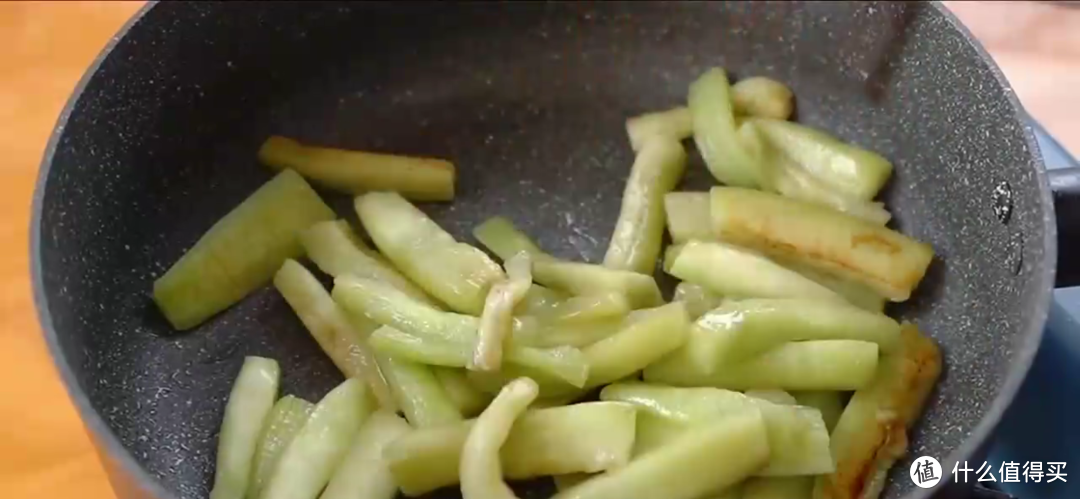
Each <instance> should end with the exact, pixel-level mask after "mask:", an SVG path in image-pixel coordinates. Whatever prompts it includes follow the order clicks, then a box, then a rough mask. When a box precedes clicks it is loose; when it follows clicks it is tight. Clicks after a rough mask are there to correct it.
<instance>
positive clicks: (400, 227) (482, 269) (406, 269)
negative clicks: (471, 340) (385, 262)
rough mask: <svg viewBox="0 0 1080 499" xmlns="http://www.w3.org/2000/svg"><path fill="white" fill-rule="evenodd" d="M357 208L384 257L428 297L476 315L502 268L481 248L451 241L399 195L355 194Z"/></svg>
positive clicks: (499, 278)
mask: <svg viewBox="0 0 1080 499" xmlns="http://www.w3.org/2000/svg"><path fill="white" fill-rule="evenodd" d="M355 206H356V213H357V214H358V215H359V217H360V222H361V223H362V224H363V225H364V228H365V229H366V230H367V233H368V234H369V235H370V236H371V239H372V240H373V241H374V242H375V245H376V246H377V247H378V248H379V251H381V252H382V254H383V255H384V256H386V258H387V259H389V260H390V261H391V262H393V264H394V266H395V267H397V268H398V270H400V271H401V273H402V274H405V276H406V277H408V278H409V279H410V280H412V282H414V283H416V284H417V285H419V286H420V287H421V288H423V289H424V291H427V292H428V293H429V294H430V295H431V296H433V297H435V298H437V299H439V300H440V301H441V302H443V303H445V304H446V305H448V306H449V307H450V308H451V309H453V310H456V311H458V312H463V313H468V314H474V315H478V314H480V312H481V311H482V310H483V308H484V298H485V297H486V295H487V292H488V288H490V287H491V285H492V284H493V283H495V282H497V281H499V280H501V279H503V278H505V276H504V275H503V272H502V268H500V267H499V266H498V265H497V264H496V263H495V262H494V261H492V260H491V258H489V257H488V256H487V255H486V254H485V253H484V252H483V251H480V250H479V249H476V248H474V247H472V246H469V245H468V244H465V243H460V242H457V241H455V240H454V238H453V236H451V235H450V234H448V233H447V232H446V231H444V230H443V229H442V228H441V227H439V226H438V224H436V223H435V222H434V221H432V220H431V219H430V218H428V216H427V215H425V214H424V212H422V211H420V210H419V209H417V208H416V207H415V206H413V205H412V204H410V203H409V202H408V201H406V200H405V199H404V198H402V197H401V196H400V195H398V194H396V193H392V192H373V193H369V194H365V195H363V196H359V197H357V198H356V201H355Z"/></svg>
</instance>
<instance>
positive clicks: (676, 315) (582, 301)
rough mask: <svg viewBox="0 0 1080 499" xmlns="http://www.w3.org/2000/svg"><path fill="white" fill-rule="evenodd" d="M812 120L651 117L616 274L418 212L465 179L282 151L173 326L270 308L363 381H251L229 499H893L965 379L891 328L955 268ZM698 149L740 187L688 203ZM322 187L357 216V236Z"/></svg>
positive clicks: (173, 285)
mask: <svg viewBox="0 0 1080 499" xmlns="http://www.w3.org/2000/svg"><path fill="white" fill-rule="evenodd" d="M794 102H795V95H794V93H793V92H792V91H791V90H790V89H789V88H788V87H787V86H785V85H784V84H783V83H781V82H779V81H776V80H773V79H770V78H768V77H765V76H751V77H748V78H743V79H741V80H739V81H735V82H733V81H731V80H730V79H729V74H728V73H727V72H726V71H725V70H723V69H721V68H712V69H709V70H707V71H705V73H704V74H702V75H701V76H700V77H699V78H698V79H697V80H696V81H694V82H693V83H691V84H690V85H689V87H688V92H687V96H686V102H682V103H680V102H671V103H670V104H669V105H668V106H667V107H666V108H662V109H659V110H656V111H654V112H645V113H641V114H637V115H635V116H631V117H629V118H628V119H627V120H626V122H625V127H626V133H627V139H628V143H629V147H630V149H631V150H632V151H633V152H634V154H635V157H634V160H633V162H630V163H628V164H626V165H624V167H625V170H624V173H623V174H622V176H623V178H624V180H625V186H624V189H623V195H622V199H621V204H620V211H619V216H618V218H617V220H615V221H614V223H613V225H612V226H611V228H610V232H609V233H608V235H610V238H609V240H608V247H607V251H606V253H605V254H604V257H603V259H602V260H601V261H591V262H590V261H576V260H572V259H567V258H563V256H562V255H561V254H559V253H558V252H555V251H549V249H546V248H543V247H542V246H541V245H540V244H538V243H537V242H536V241H535V240H534V239H533V238H532V237H531V236H530V235H529V233H528V231H527V230H523V229H522V228H520V227H519V226H517V225H515V221H512V220H511V219H509V218H507V217H505V216H503V215H500V214H499V213H491V214H488V216H487V218H486V219H483V220H475V221H473V222H474V225H473V229H472V231H471V234H457V233H452V232H450V231H448V230H446V229H445V228H444V227H442V226H440V224H439V223H438V222H437V221H436V218H433V217H432V216H431V215H429V213H428V212H427V211H426V207H425V206H424V205H416V204H414V202H432V201H439V202H445V201H450V200H452V199H454V198H455V197H464V196H474V195H477V194H476V193H475V192H473V191H469V190H458V189H457V188H456V186H455V182H456V179H457V175H456V169H455V166H454V164H453V162H452V161H451V160H450V159H445V160H444V159H434V158H419V157H412V156H405V155H401V154H400V151H397V152H387V151H350V150H345V149H337V148H331V147H321V146H313V145H308V144H301V143H299V142H297V141H295V140H293V139H289V138H285V137H281V136H272V137H270V138H268V139H267V140H266V142H265V143H264V144H263V146H262V148H261V149H260V150H259V152H258V159H259V160H260V161H261V162H262V163H264V164H266V165H267V166H268V167H270V169H271V170H272V171H274V172H276V174H275V176H274V177H273V178H271V179H270V180H269V181H268V182H267V183H266V184H265V185H263V186H262V187H260V188H259V189H257V190H256V191H255V192H253V193H252V194H251V195H250V196H249V197H248V198H247V199H246V200H244V201H243V202H242V203H241V204H240V205H238V206H237V207H236V208H235V209H233V210H232V211H231V212H229V213H228V214H226V215H225V216H224V217H223V218H222V219H221V220H220V221H218V222H217V223H216V224H214V225H213V226H212V227H211V228H210V229H209V230H208V231H207V233H206V234H204V235H203V236H202V237H201V238H200V239H199V240H198V241H197V242H196V243H195V245H194V246H193V247H192V248H191V249H190V250H189V251H188V252H187V253H186V254H184V255H183V256H182V257H181V258H180V259H179V260H178V261H177V262H176V263H175V264H174V265H173V266H172V267H171V268H169V270H168V271H167V272H165V274H164V275H162V276H161V277H159V278H158V279H157V280H156V281H155V282H154V287H153V299H154V301H155V302H156V303H157V305H158V308H159V309H160V310H161V312H162V313H163V315H164V316H165V318H166V319H167V320H168V321H170V323H172V324H173V326H174V327H175V328H176V329H192V328H197V327H198V326H199V325H200V324H201V323H203V322H205V321H208V320H214V316H215V315H216V314H217V313H218V312H221V311H222V310H225V309H226V308H228V307H229V306H231V305H233V304H235V303H237V302H239V301H241V300H243V299H244V298H245V296H246V295H248V294H249V293H251V292H253V291H255V290H256V289H258V288H260V287H262V286H264V285H266V284H272V285H273V287H274V288H275V289H276V290H277V292H278V294H279V295H280V296H281V299H282V300H281V301H282V302H283V305H285V306H288V307H289V308H290V309H291V310H292V311H293V312H294V313H295V315H296V316H297V318H298V324H300V325H302V326H303V328H304V329H306V330H307V333H308V335H309V336H310V337H311V339H312V340H313V341H314V342H315V343H316V344H317V345H318V346H319V348H320V349H321V350H322V351H323V352H324V353H325V354H326V355H327V356H328V357H329V358H330V360H332V361H333V363H334V365H335V366H337V368H338V370H339V371H340V372H341V375H342V377H343V378H344V380H343V381H342V382H341V383H340V384H339V385H338V386H337V387H336V388H334V389H333V390H330V391H329V392H328V393H326V394H324V395H323V396H322V397H321V399H320V400H319V401H318V402H317V403H314V404H313V403H311V402H308V401H306V400H304V399H301V398H298V397H296V396H295V395H285V396H283V397H281V398H278V390H279V386H280V385H281V384H282V383H281V378H282V376H283V374H282V373H281V372H280V369H279V367H278V365H277V363H276V362H275V361H273V360H270V359H265V358H260V357H253V356H249V357H246V358H245V360H244V362H243V364H242V365H241V366H240V368H239V371H238V373H237V375H236V382H235V385H234V387H233V390H232V392H231V394H230V397H229V400H228V401H227V403H226V406H225V410H224V420H223V423H222V429H221V433H220V436H219V442H218V456H217V465H216V470H215V476H214V482H213V488H212V491H211V498H212V499H317V498H321V499H346V498H349V499H392V498H394V497H397V496H398V495H399V494H404V495H405V496H409V497H415V496H420V495H424V494H427V493H429V492H433V491H435V490H437V489H441V488H444V487H459V488H460V490H461V494H462V496H463V498H464V499H515V497H516V495H515V492H514V489H512V488H511V487H510V486H509V485H508V484H507V481H508V480H514V481H517V480H524V479H542V478H547V477H551V478H552V479H554V481H555V485H556V487H557V490H558V493H557V494H556V495H555V496H554V497H556V498H557V499H608V498H613V497H618V498H622V499H634V498H641V499H655V498H658V497H663V498H668V499H777V498H782V499H856V498H858V499H873V498H874V497H876V496H877V495H878V494H880V492H881V490H882V488H883V487H884V486H885V482H884V479H883V477H884V476H885V473H886V471H887V470H888V469H889V468H890V467H891V466H892V465H893V464H894V463H895V462H896V461H897V460H899V459H900V458H902V457H903V455H904V453H905V452H906V450H907V449H906V441H907V431H909V429H910V428H911V427H912V425H914V424H915V422H916V421H917V420H918V416H919V414H920V412H921V410H922V406H923V404H924V403H925V400H926V398H927V395H928V394H929V393H930V391H931V389H932V388H933V385H934V383H935V382H936V380H937V377H938V376H939V374H940V372H941V369H942V365H941V354H940V351H939V350H938V348H937V346H936V344H935V343H934V342H933V340H932V339H931V338H930V337H928V336H926V335H924V334H923V333H922V332H921V331H919V330H918V328H917V327H916V326H915V325H913V324H906V323H899V322H897V320H895V319H893V318H890V317H889V316H887V315H885V314H884V313H883V310H884V304H885V302H886V301H893V302H898V301H905V300H907V299H909V298H910V297H911V296H912V294H913V293H916V292H917V287H918V285H919V282H920V281H921V280H922V278H923V275H924V274H925V272H926V269H927V267H928V266H929V264H930V262H931V260H932V259H933V257H934V254H933V250H932V248H930V246H928V245H926V244H924V243H921V242H919V241H917V240H916V239H914V238H912V237H910V236H907V235H904V234H901V233H899V232H897V231H895V230H893V229H891V228H889V227H888V226H887V222H888V221H889V219H890V215H889V212H888V211H887V209H886V207H885V206H884V205H883V203H881V202H879V201H875V200H874V198H875V197H876V196H877V194H878V191H879V190H880V189H881V187H882V186H883V185H884V184H885V182H887V181H888V179H889V177H890V175H891V173H892V170H893V165H892V164H891V163H890V162H889V161H888V159H886V158H884V157H882V156H881V155H878V154H876V153H874V152H873V151H870V150H868V149H865V148H863V147H861V146H859V145H857V144H850V143H846V142H844V141H843V140H841V139H839V138H837V137H836V136H834V135H832V134H831V133H829V132H826V131H823V130H818V129H816V128H814V127H813V125H812V124H802V123H794V122H791V121H788V120H789V118H790V117H791V115H792V113H793V110H794ZM688 139H692V140H688ZM687 147H696V148H697V152H698V153H699V154H700V156H701V157H702V158H703V159H704V163H705V166H706V168H707V169H708V170H709V172H710V173H711V174H712V176H713V177H714V178H715V179H716V180H718V181H719V182H721V183H723V184H724V185H717V186H714V187H712V188H711V189H710V190H707V191H706V190H700V191H680V190H678V189H679V184H680V183H681V180H682V177H683V174H684V172H685V169H686V168H687V167H688V165H691V164H693V163H692V161H688V157H690V151H688V150H687ZM308 181H311V182H312V183H313V184H314V185H316V186H319V187H320V188H326V189H329V190H330V191H336V192H338V193H339V194H337V195H342V194H344V195H349V196H355V197H354V198H353V199H352V206H353V207H354V209H355V214H356V215H357V217H358V219H359V225H357V226H354V225H353V224H351V223H349V222H347V221H346V220H345V218H344V217H346V216H347V214H336V213H334V212H333V211H332V210H331V209H330V208H329V207H328V205H327V203H325V202H324V201H323V200H322V198H321V196H320V194H319V193H317V192H316V191H315V190H314V189H312V188H311V186H309V185H308ZM516 221H517V222H520V223H522V226H521V227H526V228H527V227H529V225H528V222H529V220H521V219H519V220H516ZM665 232H667V235H665ZM597 236H598V238H599V237H600V236H601V235H597ZM474 243H475V245H474ZM665 246H666V247H665ZM481 248H482V249H481ZM499 262H501V265H500V263H499ZM658 263H661V264H662V265H661V268H662V272H663V273H665V274H667V275H668V276H669V277H671V278H675V279H677V280H678V281H679V282H678V283H677V285H675V286H674V290H673V293H672V294H671V295H670V299H668V296H669V295H666V294H665V293H663V292H662V291H663V290H662V288H661V286H660V285H659V283H658V280H657V276H656V275H654V271H655V269H656V267H657V264H658ZM327 282H329V283H332V284H331V285H330V286H329V288H328V287H327V286H326V285H325V284H324V283H327ZM660 282H663V280H661V281H660ZM193 334H200V333H199V332H195V333H193ZM290 375H292V374H290V373H284V376H285V377H288V376H290ZM286 386H288V383H286ZM848 393H853V394H852V395H851V396H850V400H848V399H849V397H848ZM597 398H599V401H597V400H596V399H597Z"/></svg>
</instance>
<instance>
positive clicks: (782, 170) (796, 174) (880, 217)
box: [743, 123, 892, 225]
mask: <svg viewBox="0 0 1080 499" xmlns="http://www.w3.org/2000/svg"><path fill="white" fill-rule="evenodd" d="M743 126H751V127H752V126H754V125H753V124H752V123H751V124H748V125H743ZM774 159H775V161H776V162H775V163H773V169H772V170H771V173H772V177H771V184H772V187H773V188H774V189H775V190H776V192H778V193H780V194H783V195H784V196H787V197H789V198H792V199H798V200H800V201H806V202H810V203H817V204H820V205H823V206H828V207H829V208H832V209H834V210H836V211H839V212H841V213H846V214H848V215H851V216H853V217H857V218H861V219H863V220H866V221H868V222H871V223H874V224H878V225H885V224H886V223H888V222H889V219H891V218H892V214H890V213H889V211H888V210H886V209H885V204H884V203H881V202H874V201H865V200H862V199H858V198H855V197H852V196H850V195H848V194H846V193H844V192H841V191H838V190H836V189H834V188H833V187H831V186H829V185H827V184H825V183H824V182H822V181H821V180H820V179H818V178H817V177H815V176H813V175H812V174H810V172H808V171H806V169H805V168H803V167H802V166H800V165H798V164H796V163H794V162H793V161H790V160H789V159H787V158H786V157H784V156H782V155H776V156H774Z"/></svg>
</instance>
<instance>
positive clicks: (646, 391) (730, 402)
mask: <svg viewBox="0 0 1080 499" xmlns="http://www.w3.org/2000/svg"><path fill="white" fill-rule="evenodd" d="M600 398H601V400H609V401H619V402H628V403H632V404H634V405H637V406H639V407H640V408H641V409H642V410H643V412H647V413H649V414H651V415H652V416H655V417H651V418H650V417H645V418H643V417H641V416H639V419H638V433H637V438H638V439H639V441H638V442H636V443H635V456H636V455H639V454H638V453H639V452H640V453H647V452H652V451H653V450H655V449H658V448H662V447H663V446H665V445H667V444H668V443H669V442H671V441H673V440H674V439H675V438H677V437H678V436H679V435H681V434H683V433H687V432H689V433H694V432H696V431H700V426H701V425H702V424H709V423H711V422H714V421H717V420H719V419H722V418H725V417H730V416H731V415H735V414H742V413H745V412H746V411H751V410H752V411H760V413H761V415H762V417H764V418H765V427H766V431H767V433H768V437H769V447H770V448H771V449H772V453H771V455H770V458H769V463H768V465H767V466H765V467H762V468H761V469H759V470H755V471H754V474H755V475H757V476H788V475H814V474H819V473H829V472H832V471H833V470H834V466H833V460H832V456H831V455H830V453H829V433H828V430H827V429H826V428H825V423H824V421H822V418H821V413H820V412H818V411H817V410H816V409H813V408H809V407H801V406H795V405H785V404H776V403H773V402H770V401H768V400H764V399H759V398H755V397H749V396H746V395H743V394H741V393H738V392H733V391H728V390H720V389H716V388H676V387H670V386H663V385H652V384H646V383H637V382H632V383H616V384H613V385H609V386H607V387H605V388H604V389H603V391H601V392H600Z"/></svg>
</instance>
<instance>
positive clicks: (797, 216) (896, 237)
mask: <svg viewBox="0 0 1080 499" xmlns="http://www.w3.org/2000/svg"><path fill="white" fill-rule="evenodd" d="M711 213H712V219H713V228H714V229H715V230H716V232H717V234H719V235H720V237H721V239H723V240H725V241H730V242H731V243H734V244H738V245H740V246H744V247H749V248H754V249H757V250H760V251H764V252H766V253H768V254H771V255H776V256H778V257H781V258H787V259H795V260H797V261H800V262H802V263H805V264H808V265H811V266H813V267H815V268H819V269H822V270H826V271H830V272H832V273H834V274H836V275H839V276H841V277H844V278H847V279H851V280H855V281H858V282H861V283H863V284H866V285H868V286H870V287H872V288H873V289H874V290H875V291H877V292H878V293H880V294H881V295H882V296H884V297H886V298H888V299H890V300H892V301H904V300H907V299H908V298H909V297H910V296H911V291H912V290H913V289H915V287H916V286H917V285H918V284H919V281H921V280H922V277H923V275H924V274H925V273H926V269H927V267H928V266H929V265H930V261H931V260H932V259H933V257H934V251H933V249H932V248H931V247H930V246H929V245H927V244H925V243H921V242H919V241H916V240H915V239H912V238H910V237H908V236H905V235H903V234H901V233H899V232H896V231H894V230H891V229H888V228H885V227H882V226H880V225H875V224H872V223H870V222H867V221H865V220H861V219H858V218H855V217H851V216H849V215H845V214H843V213H839V212H837V211H835V210H831V209H829V208H825V207H822V206H818V205H815V204H812V203H804V202H801V201H796V200H792V199H787V198H784V197H782V196H778V195H775V194H769V193H765V192H760V191H753V190H749V189H738V188H731V187H714V188H713V189H712V209H711Z"/></svg>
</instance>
